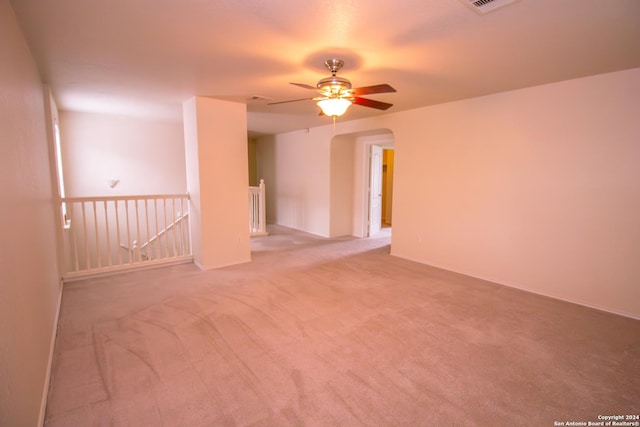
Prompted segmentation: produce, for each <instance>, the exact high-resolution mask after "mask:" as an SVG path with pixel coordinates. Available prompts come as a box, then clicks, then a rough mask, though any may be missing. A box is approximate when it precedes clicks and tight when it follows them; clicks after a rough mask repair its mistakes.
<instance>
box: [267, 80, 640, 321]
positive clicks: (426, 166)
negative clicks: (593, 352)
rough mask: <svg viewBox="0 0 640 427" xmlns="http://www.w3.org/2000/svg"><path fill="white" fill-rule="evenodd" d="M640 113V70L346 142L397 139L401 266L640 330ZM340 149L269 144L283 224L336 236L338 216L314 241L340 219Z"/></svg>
mask: <svg viewBox="0 0 640 427" xmlns="http://www.w3.org/2000/svg"><path fill="white" fill-rule="evenodd" d="M638 111H640V69H631V70H627V71H621V72H617V73H610V74H603V75H598V76H592V77H586V78H582V79H576V80H570V81H564V82H559V83H554V84H549V85H544V86H537V87H532V88H528V89H523V90H517V91H511V92H505V93H501V94H496V95H491V96H485V97H480V98H474V99H469V100H464V101H459V102H453V103H448V104H441V105H436V106H432V107H425V108H420V109H415V110H411V111H405V112H397V113H393V114H385V115H381V116H377V117H374V118H370V119H363V120H356V121H342V122H339V123H338V124H337V126H336V134H337V135H341V134H354V135H357V134H359V133H361V134H366V132H368V131H371V130H373V129H381V128H387V129H390V130H391V131H392V132H393V135H394V143H395V170H394V172H395V175H394V200H393V215H394V218H393V220H394V221H393V237H392V253H393V254H394V255H396V256H400V257H403V258H407V259H411V260H415V261H418V262H422V263H426V264H430V265H434V266H437V267H442V268H445V269H449V270H453V271H457V272H460V273H464V274H469V275H471V276H475V277H480V278H485V279H488V280H491V281H495V282H499V283H503V284H506V285H509V286H513V287H518V288H522V289H526V290H528V291H532V292H536V293H540V294H545V295H549V296H552V297H556V298H561V299H565V300H569V301H574V302H578V303H581V304H584V305H589V306H594V307H598V308H601V309H604V310H610V311H614V312H617V313H621V314H626V315H630V316H634V317H640V308H639V307H638V305H637V304H636V301H640V286H638V283H640V263H639V262H637V259H638V254H640V221H639V220H638V218H640V167H639V166H638V165H640V143H638V141H640V120H638V119H637V116H638ZM331 138H333V134H332V126H330V125H329V126H324V127H321V128H314V129H311V130H310V131H309V132H307V133H304V132H297V133H296V132H291V133H288V134H282V135H277V136H275V137H270V138H263V139H260V140H259V142H258V149H259V155H260V156H262V154H263V153H266V155H265V157H264V158H262V157H261V158H260V162H261V165H260V168H262V170H265V171H267V172H265V173H264V175H269V174H272V175H273V177H272V178H271V179H273V180H274V181H275V185H271V187H268V189H269V191H267V204H268V206H269V205H271V208H270V209H271V210H270V211H269V213H270V218H271V219H272V220H273V221H275V222H277V223H280V224H283V225H287V226H290V227H294V228H299V229H302V230H305V231H311V232H317V233H318V234H321V235H325V236H326V235H328V230H329V224H330V218H329V216H328V215H323V216H317V217H316V219H317V221H315V222H314V223H313V228H311V227H309V222H308V219H309V218H310V215H309V214H308V212H309V210H315V209H317V210H318V211H319V212H322V210H323V209H326V208H322V207H318V208H316V207H315V206H316V205H317V204H318V203H320V204H325V206H329V205H328V201H329V200H330V197H331V196H330V194H329V193H330V180H329V179H325V180H323V177H326V176H327V174H329V171H330V170H331V167H332V165H331V163H330V161H331V160H330V156H329V153H330V148H329V145H328V142H329V141H330V140H331ZM357 157H358V155H357V153H356V158H357ZM269 168H272V169H273V171H272V172H268V170H269ZM312 172H313V174H314V176H317V177H318V179H317V180H316V181H314V185H313V186H310V185H306V186H305V185H303V184H304V183H305V182H307V180H308V178H307V177H308V176H311V173H312ZM267 185H269V180H267ZM354 188H355V187H354ZM291 212H294V213H295V212H298V213H300V214H299V215H297V216H294V217H292V218H289V217H290V216H291V215H292V214H291ZM334 214H335V213H334V212H332V215H334ZM301 218H302V219H301ZM305 220H306V221H305Z"/></svg>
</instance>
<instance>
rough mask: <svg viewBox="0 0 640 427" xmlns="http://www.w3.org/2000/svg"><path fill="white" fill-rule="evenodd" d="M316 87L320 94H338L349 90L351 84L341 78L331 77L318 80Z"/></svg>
mask: <svg viewBox="0 0 640 427" xmlns="http://www.w3.org/2000/svg"><path fill="white" fill-rule="evenodd" d="M316 87H317V88H318V90H320V91H322V92H328V93H339V92H342V91H346V90H349V89H351V82H350V81H349V80H348V79H345V78H343V77H338V76H331V77H327V78H324V79H322V80H320V81H319V82H318V84H317V85H316Z"/></svg>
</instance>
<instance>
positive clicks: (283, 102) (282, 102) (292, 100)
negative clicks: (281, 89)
mask: <svg viewBox="0 0 640 427" xmlns="http://www.w3.org/2000/svg"><path fill="white" fill-rule="evenodd" d="M312 99H314V98H300V99H290V100H289V101H278V102H269V103H268V104H267V105H275V104H286V103H287V102H298V101H310V100H312Z"/></svg>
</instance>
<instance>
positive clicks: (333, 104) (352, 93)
mask: <svg viewBox="0 0 640 427" xmlns="http://www.w3.org/2000/svg"><path fill="white" fill-rule="evenodd" d="M324 65H325V66H326V67H327V69H329V71H330V72H331V77H326V78H324V79H322V80H320V81H319V82H318V83H317V84H316V85H315V86H311V85H308V84H304V83H291V84H292V85H295V86H299V87H302V88H305V89H311V90H316V91H318V93H319V94H320V96H317V97H314V98H302V99H292V100H289V101H279V102H271V103H269V104H268V105H275V104H284V103H287V102H298V101H309V100H313V101H317V104H318V106H319V107H320V109H321V110H322V112H321V113H320V114H321V115H323V114H324V115H327V116H332V117H336V116H341V115H342V114H344V113H345V112H346V111H347V108H349V106H351V104H356V105H362V106H363V107H369V108H375V109H377V110H386V109H388V108H390V107H392V106H393V104H388V103H386V102H380V101H375V100H373V99H368V98H362V97H360V95H371V94H375V93H389V92H395V91H396V90H395V89H394V88H392V87H391V86H389V85H388V84H386V83H384V84H379V85H374V86H364V87H359V88H355V89H352V87H351V82H350V81H349V80H348V79H345V78H344V77H338V76H337V75H336V74H337V73H338V70H340V69H341V68H342V66H343V65H344V61H342V60H340V59H329V60H327V61H325V62H324Z"/></svg>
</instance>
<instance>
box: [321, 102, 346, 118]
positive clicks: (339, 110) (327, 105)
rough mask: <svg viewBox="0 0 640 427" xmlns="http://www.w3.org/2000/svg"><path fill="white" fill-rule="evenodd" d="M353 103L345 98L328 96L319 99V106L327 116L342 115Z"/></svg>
mask: <svg viewBox="0 0 640 427" xmlns="http://www.w3.org/2000/svg"><path fill="white" fill-rule="evenodd" d="M350 105H351V101H349V100H348V99H345V98H327V99H321V100H320V101H318V107H320V109H322V112H323V113H324V114H325V115H326V116H341V115H343V114H344V113H345V112H346V111H347V108H349V106H350Z"/></svg>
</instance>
